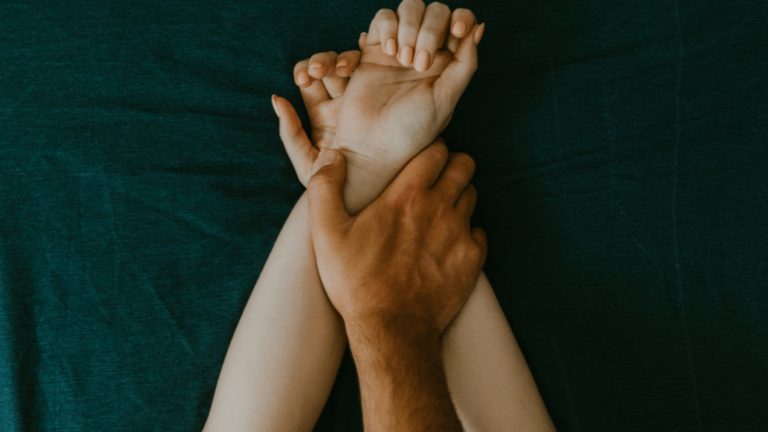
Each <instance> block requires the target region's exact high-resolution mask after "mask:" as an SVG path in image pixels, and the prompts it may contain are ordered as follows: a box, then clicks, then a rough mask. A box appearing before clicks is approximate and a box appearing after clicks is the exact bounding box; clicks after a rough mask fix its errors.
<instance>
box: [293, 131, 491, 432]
mask: <svg viewBox="0 0 768 432" xmlns="http://www.w3.org/2000/svg"><path fill="white" fill-rule="evenodd" d="M320 164H321V168H320V169H319V170H318V171H317V173H316V174H315V175H314V176H312V178H311V179H310V180H309V187H308V198H309V212H310V226H311V231H312V239H313V243H314V247H315V255H316V257H317V264H318V271H319V273H320V278H321V279H322V282H323V285H324V286H325V290H326V293H327V294H328V298H329V300H330V301H331V303H332V304H333V306H334V308H335V309H336V310H337V311H338V312H339V314H340V315H341V317H342V319H343V320H344V326H345V329H346V331H347V335H348V338H349V344H350V350H351V351H352V355H353V357H354V359H355V365H356V367H357V371H358V376H359V380H360V391H361V398H362V407H363V421H364V424H365V430H366V431H368V432H374V431H376V432H379V431H381V432H384V431H404V432H408V431H414V432H415V431H431V430H434V431H461V430H462V426H461V423H460V422H459V418H458V416H457V414H456V410H455V408H454V406H453V403H452V402H451V397H450V394H449V392H448V385H447V383H446V377H445V372H444V369H443V364H442V358H441V353H442V345H441V341H440V337H441V335H442V334H443V331H444V330H445V328H446V327H447V326H448V325H449V324H450V322H451V321H452V320H453V318H454V317H455V316H456V315H457V314H458V312H459V310H460V309H461V308H462V306H463V305H464V303H465V302H466V300H467V298H468V297H469V295H470V294H471V292H472V290H473V289H474V287H475V282H476V281H477V278H478V275H479V274H480V270H481V269H482V266H483V263H484V262H485V256H486V252H487V242H486V237H485V233H484V232H483V230H482V229H480V228H475V229H471V228H470V225H469V218H470V216H471V215H472V212H473V211H474V208H475V203H476V201H477V193H476V191H475V188H474V187H473V186H472V185H471V184H469V181H470V179H471V177H472V175H473V174H474V170H475V164H474V161H473V160H472V158H470V157H469V156H468V155H466V154H461V153H455V154H451V155H449V153H448V149H447V148H446V147H445V144H444V143H443V142H442V141H441V140H438V141H436V142H434V143H432V144H431V145H430V146H428V147H427V148H426V149H424V150H423V151H422V152H420V153H419V154H418V155H417V156H416V157H415V158H414V159H413V160H412V161H411V162H410V163H409V164H408V165H407V166H406V167H405V168H404V169H403V171H402V172H401V173H400V175H398V177H397V178H396V179H395V180H394V181H393V182H392V183H391V184H390V185H389V186H388V187H387V189H386V190H385V191H384V192H383V193H382V195H381V196H380V197H379V198H378V199H377V200H376V201H374V202H373V203H372V204H371V205H369V206H368V207H366V208H365V209H364V210H363V211H362V212H360V213H359V214H357V215H355V216H351V215H350V214H349V213H348V212H347V210H346V208H345V205H344V182H345V180H346V163H345V160H344V157H343V155H342V154H341V152H338V151H337V150H330V151H328V152H327V153H326V154H325V155H323V157H322V159H321V161H320Z"/></svg>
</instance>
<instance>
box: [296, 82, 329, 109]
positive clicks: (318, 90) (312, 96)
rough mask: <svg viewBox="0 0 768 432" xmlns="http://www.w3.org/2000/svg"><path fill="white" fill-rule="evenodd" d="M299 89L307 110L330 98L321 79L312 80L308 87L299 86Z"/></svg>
mask: <svg viewBox="0 0 768 432" xmlns="http://www.w3.org/2000/svg"><path fill="white" fill-rule="evenodd" d="M299 91H300V92H301V98H302V99H304V106H306V107H307V111H309V110H311V109H312V108H314V107H315V106H316V105H317V104H319V103H321V102H325V101H327V100H329V99H330V98H331V96H330V95H329V94H328V91H327V90H326V89H325V84H324V83H323V80H313V81H312V84H311V85H310V86H309V87H300V88H299Z"/></svg>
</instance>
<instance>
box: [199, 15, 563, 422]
mask: <svg viewBox="0 0 768 432" xmlns="http://www.w3.org/2000/svg"><path fill="white" fill-rule="evenodd" d="M433 5H434V4H433ZM433 5H430V6H429V8H425V7H424V6H423V3H420V2H418V1H412V0H408V1H406V2H403V4H401V6H400V7H399V8H398V13H397V14H395V13H394V12H392V11H390V12H391V13H389V12H383V13H379V14H378V15H377V17H376V19H374V21H373V22H372V23H371V29H370V30H369V33H368V35H363V36H362V37H361V40H360V43H361V53H360V54H356V53H354V52H351V53H343V54H342V55H340V56H335V55H334V54H333V53H323V54H320V55H318V56H316V57H317V58H316V57H313V58H312V59H310V60H307V61H306V63H305V65H304V66H302V63H304V62H300V63H299V65H297V68H296V70H295V74H294V78H295V80H296V82H297V84H298V85H299V86H300V87H301V91H302V96H303V98H304V102H305V105H306V106H307V108H308V111H309V113H310V121H311V123H312V132H313V133H312V138H313V141H314V145H313V142H312V141H310V140H309V139H308V137H307V135H306V134H305V133H304V132H303V129H302V128H301V124H300V122H299V119H298V117H297V116H296V113H295V110H294V109H293V107H291V105H290V104H289V103H288V101H287V100H285V99H283V98H273V103H274V104H275V109H276V111H277V112H278V116H279V117H280V132H281V138H282V139H283V142H284V144H285V146H286V150H287V152H288V154H289V156H290V158H291V161H292V162H293V164H294V167H295V168H296V170H297V173H298V175H299V178H300V180H301V181H302V183H304V184H305V185H306V184H307V181H308V179H309V178H310V176H311V175H312V173H313V172H314V171H315V170H316V169H317V167H316V164H317V161H318V157H320V156H321V154H322V153H323V152H324V151H327V149H329V148H336V149H339V150H341V152H342V153H343V154H344V156H345V158H346V161H347V168H348V169H347V182H346V187H345V190H344V198H345V203H346V207H347V210H348V211H349V213H350V214H356V213H358V212H359V211H360V210H362V209H363V208H364V207H366V206H367V205H368V204H370V203H371V202H373V201H374V200H375V199H376V197H377V196H379V194H381V192H382V191H383V190H384V189H385V188H386V186H387V185H388V184H389V183H390V182H391V181H392V179H393V178H394V177H395V176H396V175H397V173H398V172H399V171H400V170H401V169H402V168H403V166H404V165H405V164H406V163H407V162H408V161H409V160H410V159H411V158H413V156H414V155H416V154H417V153H419V152H420V151H421V150H422V149H424V148H425V147H426V146H427V145H428V144H430V143H431V142H432V140H433V139H434V138H435V136H436V135H437V134H438V133H439V132H440V131H441V130H442V129H443V128H444V127H445V126H446V125H447V123H448V121H449V120H450V117H451V115H452V112H453V109H454V107H455V105H456V103H457V102H458V99H459V97H460V96H461V93H463V91H464V89H465V88H466V85H467V83H468V82H469V80H470V78H471V76H472V74H473V73H474V71H475V69H476V67H477V51H476V47H477V43H479V41H480V38H481V37H482V31H483V28H484V27H483V26H478V25H477V24H476V22H475V18H474V15H472V14H471V12H469V11H467V10H464V9H457V10H456V11H454V12H453V13H452V14H451V13H448V14H446V13H445V10H446V9H447V8H445V7H444V6H442V5H438V6H433ZM430 11H432V12H430ZM393 21H394V22H393ZM458 22H462V23H463V24H464V25H463V29H461V28H457V26H456V24H457V23H458ZM409 23H411V24H409ZM413 23H416V24H413ZM425 23H426V26H425ZM409 26H410V27H409ZM402 27H408V28H405V29H403V28H402ZM422 27H424V30H422ZM459 27H461V26H459ZM449 28H450V36H449V35H448V31H449V30H448V29H449ZM435 29H436V30H435ZM459 30H461V31H459ZM423 31H427V33H429V32H433V31H434V33H429V34H432V37H431V38H430V37H429V36H424V37H422V36H421V33H422V32H423ZM401 35H402V38H401ZM414 35H415V37H414ZM388 36H389V37H388ZM392 36H394V37H392ZM392 38H394V39H395V40H396V46H395V48H396V49H395V53H396V54H397V57H396V56H393V55H390V54H389V53H388V52H385V50H386V49H388V48H389V47H391V45H392V44H391V42H388V41H389V39H392ZM430 40H431V41H436V42H430ZM442 41H445V44H443V43H442ZM420 43H421V45H419V44H420ZM382 45H383V46H382ZM387 45H389V47H388V46H387ZM407 47H413V49H414V51H415V52H416V57H417V59H416V60H417V61H416V63H419V60H418V57H419V55H418V53H420V52H421V50H422V49H424V50H426V51H427V52H428V53H430V56H429V57H430V62H429V63H428V64H427V69H426V70H422V71H419V70H417V69H416V68H414V66H413V65H412V61H413V59H410V62H409V61H408V60H409V59H408V50H409V48H407ZM433 47H434V51H430V50H431V49H432V48H433ZM389 52H392V50H390V51H389ZM432 52H434V54H432ZM403 53H405V54H403ZM356 56H359V57H356ZM422 57H423V56H422ZM318 58H319V59H320V63H321V66H320V67H319V68H318V67H314V68H311V69H309V65H310V64H311V63H312V62H313V61H314V60H317V59H318ZM339 59H341V60H344V59H347V64H346V65H343V62H340V61H339ZM358 59H359V60H358ZM401 60H402V62H401ZM358 61H360V64H359V65H358V63H357V62H358ZM340 63H342V66H340V67H338V68H337V67H334V66H335V65H338V64H340ZM402 63H407V64H406V65H404V64H402ZM422 63H423V61H422ZM352 71H354V74H353V75H352V77H351V79H348V78H347V77H349V76H350V74H351V73H352ZM303 78H304V79H303ZM342 102H343V104H342ZM346 344H347V335H346V332H345V327H344V322H343V320H342V318H341V316H340V315H339V313H338V312H337V311H336V309H334V307H333V305H332V304H331V302H330V301H329V299H328V296H327V295H326V292H325V291H324V288H323V285H322V283H321V281H320V278H319V276H318V269H317V264H316V259H315V253H314V249H313V242H312V238H311V231H310V226H309V210H308V206H307V197H306V194H305V195H304V196H302V197H301V198H300V199H299V201H298V203H297V204H296V206H295V207H294V209H293V211H292V212H291V214H290V216H289V217H288V220H287V221H286V223H285V225H284V227H283V230H282V231H281V233H280V235H279V237H278V239H277V241H276V243H275V246H274V248H273V250H272V253H271V254H270V256H269V258H268V260H267V263H266V264H265V267H264V269H263V271H262V273H261V275H260V277H259V280H258V281H257V283H256V287H255V288H254V291H253V293H252V295H251V297H250V299H249V300H248V303H247V305H246V307H245V310H244V311H243V315H242V317H241V319H240V322H239V324H238V327H237V329H236V331H235V334H234V336H233V338H232V342H231V344H230V347H229V350H228V352H227V356H226V358H225V361H224V365H223V367H222V370H221V374H220V377H219V381H218V384H217V387H216V393H215V396H214V400H213V404H212V406H211V412H210V416H209V418H208V421H207V423H206V426H205V430H206V431H219V430H221V431H225V430H226V431H241V430H242V431H261V430H264V431H309V430H312V428H313V426H314V424H315V422H316V421H317V418H318V417H319V415H320V412H321V411H322V408H323V406H324V404H325V401H326V399H327V397H328V394H329V393H330V390H331V387H332V385H333V382H334V379H335V376H336V373H337V371H338V367H339V364H340V361H341V357H342V355H343V352H344V349H345V346H346ZM442 350H443V352H442V354H443V355H442V357H443V362H444V367H445V375H446V378H447V384H448V387H449V389H450V394H451V398H452V400H453V404H454V405H455V407H456V411H457V412H458V415H459V417H460V419H461V423H462V425H463V427H464V429H465V430H468V431H476V430H477V431H496V430H499V431H501V430H508V429H509V425H515V426H516V428H517V429H519V430H522V431H534V430H535V431H551V430H554V427H553V426H552V423H551V420H550V419H549V416H548V414H547V411H546V408H545V407H544V404H543V402H542V401H541V397H540V395H539V393H538V390H537V388H536V384H535V382H534V381H533V378H532V376H531V374H530V370H529V369H528V367H527V364H526V362H525V359H524V357H523V356H522V353H521V352H520V349H519V348H518V346H517V343H516V341H515V339H514V336H513V334H512V332H511V330H510V328H509V325H508V323H507V321H506V318H505V316H504V314H503V312H502V310H501V308H500V306H499V304H498V301H497V300H496V298H495V295H494V294H493V290H492V289H491V286H490V284H489V283H488V280H487V278H486V277H485V275H484V274H482V273H481V274H480V276H479V279H478V282H477V286H476V287H475V289H474V290H473V291H472V294H471V295H470V296H469V298H468V299H467V301H466V303H465V304H464V306H463V308H462V309H461V311H460V312H459V313H458V315H457V316H456V317H455V319H454V320H453V322H452V324H451V326H450V327H448V328H447V329H446V331H445V332H444V334H443V336H442Z"/></svg>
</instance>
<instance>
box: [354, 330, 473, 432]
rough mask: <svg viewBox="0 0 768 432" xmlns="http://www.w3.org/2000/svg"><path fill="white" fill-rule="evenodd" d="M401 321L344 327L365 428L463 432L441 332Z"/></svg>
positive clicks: (372, 429) (367, 429)
mask: <svg viewBox="0 0 768 432" xmlns="http://www.w3.org/2000/svg"><path fill="white" fill-rule="evenodd" d="M345 324H346V323H345ZM403 324H404V322H397V321H391V322H389V323H381V324H376V325H370V324H366V325H365V326H361V325H355V324H349V325H346V328H347V335H348V337H349V346H350V350H351V351H352V356H353V357H354V360H355V366H356V368H357V373H358V378H359V381H360V390H361V395H362V404H363V420H364V423H365V430H366V432H368V431H394V430H397V431H404V432H409V431H417V430H418V431H423V430H427V429H428V428H432V429H434V430H441V431H461V430H462V427H461V423H460V422H459V419H458V416H457V414H456V411H455V408H454V406H453V402H452V401H451V397H450V393H449V392H448V384H447V380H446V377H445V370H444V368H443V363H442V344H441V341H440V335H439V334H438V333H437V332H436V331H434V330H431V329H429V328H428V327H426V326H421V325H418V324H417V325H412V326H404V325H403ZM432 429H429V430H432Z"/></svg>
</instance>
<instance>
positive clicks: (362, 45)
mask: <svg viewBox="0 0 768 432" xmlns="http://www.w3.org/2000/svg"><path fill="white" fill-rule="evenodd" d="M367 41H368V33H366V32H362V33H360V39H358V40H357V46H359V47H360V50H361V51H362V50H363V48H365V45H366V42H367Z"/></svg>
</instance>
